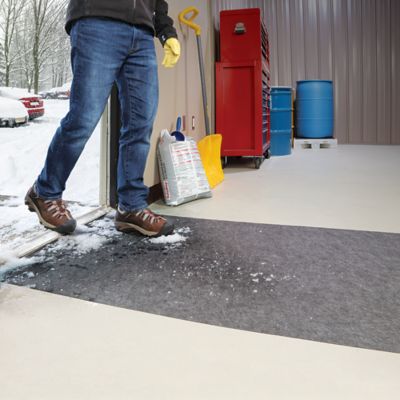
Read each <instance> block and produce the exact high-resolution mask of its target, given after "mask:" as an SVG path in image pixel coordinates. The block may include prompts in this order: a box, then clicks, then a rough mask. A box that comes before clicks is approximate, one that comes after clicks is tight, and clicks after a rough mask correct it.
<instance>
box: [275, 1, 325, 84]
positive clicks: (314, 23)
mask: <svg viewBox="0 0 400 400" xmlns="http://www.w3.org/2000/svg"><path fill="white" fill-rule="evenodd" d="M277 1H279V0H277ZM303 7H304V54H305V60H306V75H305V79H316V77H317V76H318V75H319V74H318V58H319V57H318V19H317V0H303ZM279 22H280V21H279Z"/></svg>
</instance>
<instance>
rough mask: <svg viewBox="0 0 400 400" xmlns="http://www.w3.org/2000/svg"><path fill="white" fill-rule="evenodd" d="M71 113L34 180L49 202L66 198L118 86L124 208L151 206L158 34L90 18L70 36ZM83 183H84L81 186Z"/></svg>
mask: <svg viewBox="0 0 400 400" xmlns="http://www.w3.org/2000/svg"><path fill="white" fill-rule="evenodd" d="M70 40H71V64H72V72H73V81H72V85H71V95H70V110H69V112H68V114H67V115H66V116H65V117H64V118H63V119H62V120H61V123H60V126H59V128H58V129H57V131H56V133H55V135H54V137H53V140H52V142H51V144H50V147H49V149H48V153H47V158H46V162H45V166H44V168H43V170H42V172H41V174H40V175H39V177H38V179H37V181H36V182H35V188H36V192H37V194H38V195H39V197H41V198H44V199H58V198H61V197H62V193H63V191H64V190H65V183H66V181H67V179H68V177H69V175H70V173H71V171H72V169H73V168H74V166H75V164H76V162H77V161H78V158H79V157H80V155H81V153H82V151H83V149H84V147H85V144H86V142H87V141H88V139H89V137H90V136H91V134H92V133H93V131H94V129H95V127H96V125H97V124H98V122H99V120H100V117H101V115H102V113H103V111H104V107H105V105H106V103H107V100H108V97H109V95H110V92H111V89H112V86H113V83H114V82H116V83H117V87H118V92H119V100H120V104H121V124H122V127H121V132H120V141H119V160H118V177H117V189H118V198H119V207H120V208H121V209H122V210H126V211H131V210H137V209H142V208H145V207H147V196H148V188H147V187H146V186H145V185H144V183H143V174H144V169H145V166H146V160H147V156H148V153H149V147H150V136H151V133H152V130H153V122H154V118H155V115H156V112H157V106H158V74H157V60H156V54H155V49H154V37H153V34H152V33H151V32H150V31H148V30H146V29H145V28H141V27H137V26H131V25H129V24H126V23H124V22H120V21H117V20H112V19H107V18H98V17H89V18H83V19H79V20H77V21H76V22H75V24H74V25H73V27H72V30H71V33H70ZM82 183H83V184H84V182H82Z"/></svg>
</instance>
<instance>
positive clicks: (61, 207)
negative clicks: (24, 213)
mask: <svg viewBox="0 0 400 400" xmlns="http://www.w3.org/2000/svg"><path fill="white" fill-rule="evenodd" d="M25 204H26V205H27V206H28V208H29V211H31V212H35V213H36V214H37V215H38V217H39V221H40V223H41V224H42V225H44V226H45V227H46V228H49V229H52V230H53V231H56V232H58V233H62V234H67V233H72V232H73V231H74V230H75V228H76V221H75V220H74V218H72V215H71V213H70V211H69V210H68V209H67V204H66V203H65V202H64V200H62V199H57V200H45V199H41V198H40V197H39V196H38V195H37V194H36V193H35V190H34V189H33V187H31V188H30V189H29V191H28V193H27V194H26V196H25Z"/></svg>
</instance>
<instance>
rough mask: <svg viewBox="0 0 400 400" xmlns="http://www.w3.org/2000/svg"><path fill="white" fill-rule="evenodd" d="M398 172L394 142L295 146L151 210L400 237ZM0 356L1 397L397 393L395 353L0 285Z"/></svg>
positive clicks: (399, 371)
mask: <svg viewBox="0 0 400 400" xmlns="http://www.w3.org/2000/svg"><path fill="white" fill-rule="evenodd" d="M249 166H250V164H249ZM399 171H400V147H398V146H397V147H384V146H382V147H378V146H339V148H338V149H324V150H319V151H312V150H298V151H297V152H296V153H295V154H293V155H292V156H290V157H284V158H273V159H271V160H270V161H266V162H265V163H264V164H263V165H262V167H261V169H260V170H258V171H255V170H254V169H250V168H247V166H246V165H239V166H237V167H233V168H231V167H228V168H227V169H226V180H225V182H224V183H223V184H221V185H220V186H219V187H217V188H216V189H215V191H214V197H213V198H212V199H208V200H201V201H196V202H193V203H190V204H186V205H182V206H180V207H177V208H166V207H165V206H162V205H160V204H155V205H153V208H154V209H155V210H159V211H160V210H161V211H162V212H163V213H168V214H171V215H177V216H189V217H192V218H209V219H221V220H232V221H243V222H258V223H275V224H283V225H301V226H317V227H330V228H345V229H356V230H371V231H378V232H392V233H400V213H399V210H398V204H400V172H399ZM204 234H207V233H206V232H205V233H204ZM305 240H306V238H305ZM399 265H400V260H399ZM399 340H400V338H399ZM0 355H1V358H0V360H1V362H0V387H1V397H2V398H4V399H7V400H14V399H41V400H45V399H55V398H56V399H78V400H79V399H88V398H96V399H131V398H139V399H236V398H237V399H242V398H255V399H261V398H263V399H264V398H274V399H278V400H280V399H296V400H297V399H307V400H312V399H363V400H364V399H376V398H385V399H395V398H397V396H398V393H399V390H400V381H399V379H398V377H399V375H400V355H399V354H395V353H386V352H378V351H373V350H362V349H355V348H351V347H344V346H336V345H331V344H324V343H318V342H310V341H304V340H299V339H290V338H284V337H278V336H270V335H265V334H257V333H250V332H244V331H239V330H230V329H226V328H217V327H213V326H209V325H201V324H196V323H191V322H184V321H180V320H176V319H169V318H165V317H159V316H153V315H150V314H143V313H139V312H136V311H130V310H125V309H120V308H113V307H109V306H104V305H98V304H96V303H89V302H85V301H81V300H75V299H71V298H68V297H61V296H58V295H54V294H48V293H43V292H39V291H35V290H31V289H27V288H19V287H16V286H10V285H1V286H0Z"/></svg>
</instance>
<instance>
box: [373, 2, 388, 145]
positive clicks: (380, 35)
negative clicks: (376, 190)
mask: <svg viewBox="0 0 400 400" xmlns="http://www.w3.org/2000/svg"><path fill="white" fill-rule="evenodd" d="M390 1H391V0H380V1H378V2H377V3H376V28H377V36H376V38H377V47H376V48H377V61H378V62H377V102H378V104H377V107H378V110H377V111H378V112H377V117H378V119H377V132H379V134H378V135H377V140H378V143H379V144H385V143H390V134H391V122H390V111H391V110H390V101H391V98H390V96H391V87H390V80H391V76H390V74H391V71H390Z"/></svg>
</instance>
